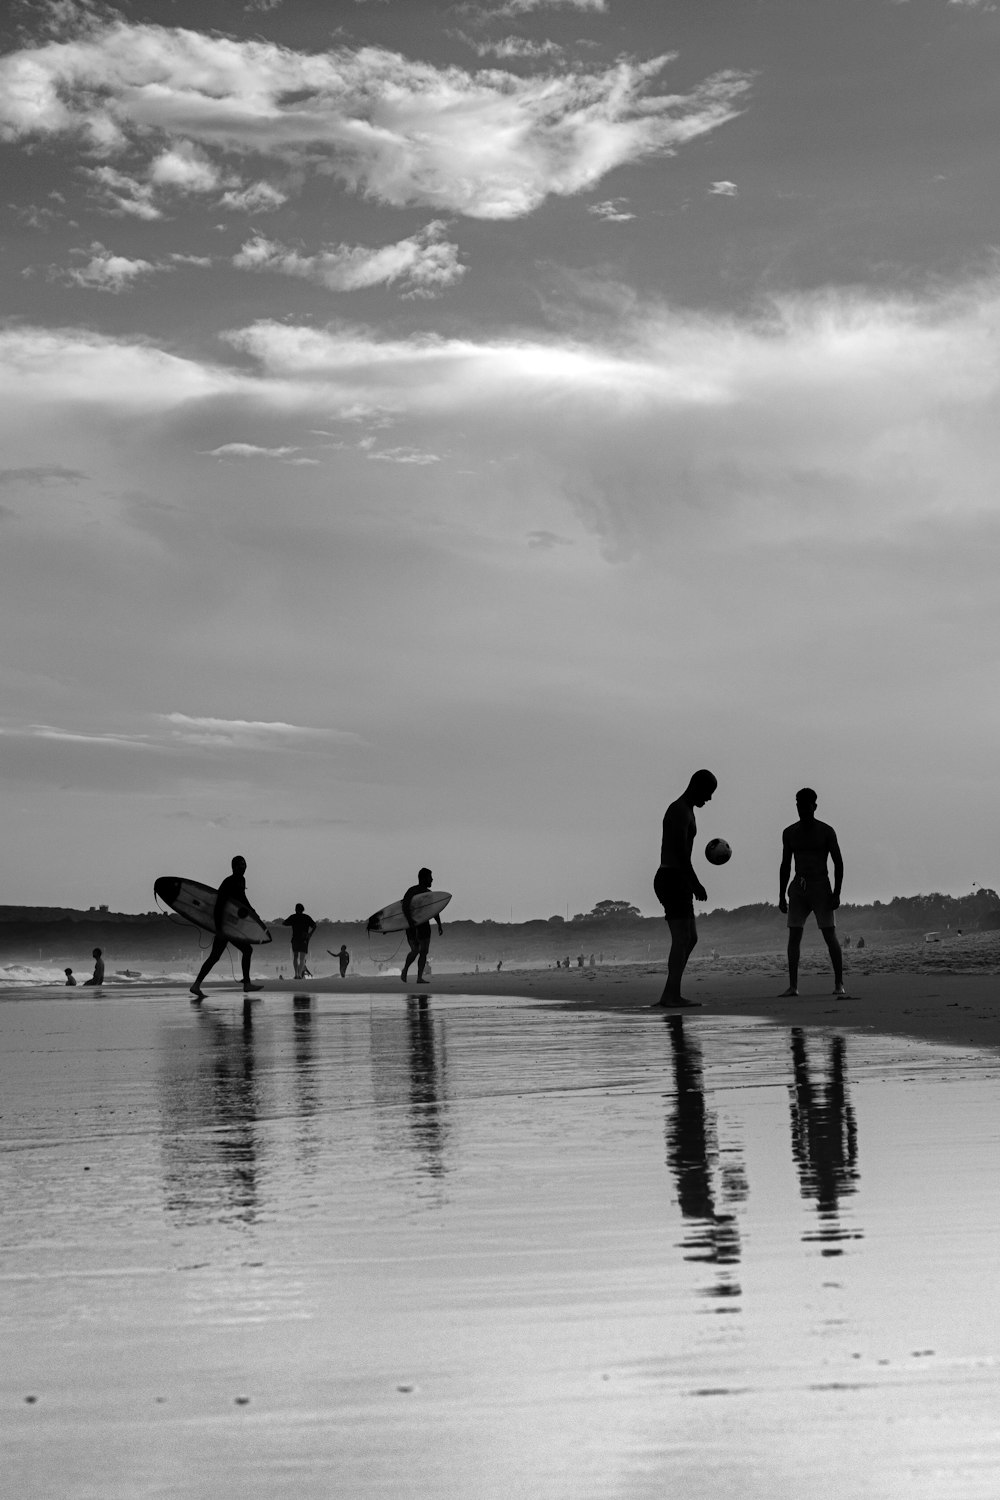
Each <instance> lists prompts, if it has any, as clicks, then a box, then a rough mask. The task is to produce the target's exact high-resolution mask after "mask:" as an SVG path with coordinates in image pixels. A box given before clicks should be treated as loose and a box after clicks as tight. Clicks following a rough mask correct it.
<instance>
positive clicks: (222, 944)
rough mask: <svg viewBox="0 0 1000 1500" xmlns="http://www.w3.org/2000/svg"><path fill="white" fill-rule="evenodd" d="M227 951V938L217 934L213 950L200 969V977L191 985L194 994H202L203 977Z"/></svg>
mask: <svg viewBox="0 0 1000 1500" xmlns="http://www.w3.org/2000/svg"><path fill="white" fill-rule="evenodd" d="M225 951H226V939H225V938H224V937H221V936H217V937H216V939H215V941H214V942H213V944H212V948H211V951H210V953H209V955H208V957H207V958H206V960H205V962H204V963H203V964H202V966H201V968H200V969H199V970H198V978H197V979H196V980H195V982H194V984H193V985H192V986H191V993H192V995H196V996H200V994H201V985H202V981H203V979H204V978H205V975H206V974H207V973H208V972H209V971H210V970H211V969H212V968H214V967H215V965H216V964H217V963H218V962H219V959H220V958H221V957H222V955H223V954H224V953H225Z"/></svg>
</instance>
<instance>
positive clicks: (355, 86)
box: [0, 0, 748, 219]
mask: <svg viewBox="0 0 1000 1500" xmlns="http://www.w3.org/2000/svg"><path fill="white" fill-rule="evenodd" d="M512 3H513V5H514V7H515V8H514V9H513V10H510V11H509V12H508V11H505V12H502V13H510V14H517V13H521V12H523V11H524V10H526V9H533V8H535V6H534V4H532V3H531V0H512ZM572 3H575V4H576V8H578V9H582V8H586V9H591V10H597V9H600V8H602V7H601V5H600V4H599V3H598V0H586V3H585V0H572ZM671 60H672V59H671V58H670V57H669V56H667V55H664V56H660V57H655V58H652V59H650V60H648V61H645V62H637V61H631V60H629V59H622V60H621V61H619V62H617V63H616V64H615V65H614V66H613V67H610V68H607V69H604V70H597V71H591V72H587V71H586V70H584V69H582V68H575V69H573V70H572V71H570V72H562V73H558V72H553V73H549V74H542V75H533V76H531V77H527V78H521V77H517V76H515V75H513V74H510V73H502V72H499V71H496V70H491V71H489V72H481V73H468V72H466V71H464V70H462V69H461V68H457V67H450V68H435V67H433V66H432V65H431V64H428V63H422V62H415V61H412V60H411V59H408V58H405V57H402V56H401V55H400V54H398V53H395V52H390V51H387V50H385V49H383V48H377V47H367V48H361V49H359V50H356V51H351V50H348V49H346V48H341V49H338V50H334V51H330V52H326V53H318V54H317V53H302V52H295V51H293V50H291V49H289V48H284V47H278V46H275V45H273V44H271V43H266V42H260V41H256V40H255V41H245V42H240V41H234V40H232V39H231V38H226V37H221V36H214V35H208V34H201V33H197V32H193V31H185V30H180V29H170V28H167V27H159V26H150V25H130V24H128V23H126V22H123V21H121V22H117V23H115V24H111V25H108V26H105V27H103V28H97V29H92V30H89V31H85V32H83V33H82V34H80V35H78V36H76V37H75V38H73V39H70V40H64V41H59V42H54V41H50V42H44V43H42V44H40V45H38V46H34V47H23V48H21V49H19V50H17V51H14V52H12V53H9V54H8V55H7V56H6V57H4V58H2V59H0V134H2V135H3V136H4V137H6V138H7V139H8V140H21V139H32V138H40V137H45V136H56V135H61V136H73V135H76V136H79V137H81V138H82V140H83V142H84V143H85V146H86V148H87V149H88V150H89V151H90V152H95V151H96V152H98V153H100V154H102V155H103V156H104V157H105V163H104V164H102V165H99V166H97V167H94V168H89V169H88V171H89V175H90V179H91V181H92V183H93V184H94V186H95V188H96V189H98V190H99V191H100V193H101V194H102V195H103V199H104V201H105V204H106V206H107V207H108V208H109V209H110V211H113V212H117V213H124V214H133V215H137V216H139V217H145V218H155V217H157V216H158V215H159V214H160V212H161V210H160V208H159V207H158V206H157V204H156V201H155V191H154V189H155V186H156V184H155V183H153V182H151V181H150V180H148V173H149V171H151V170H156V171H159V173H160V174H161V176H163V175H164V174H165V175H166V177H167V178H169V179H170V185H171V186H173V187H175V188H181V187H184V186H187V187H188V188H191V189H194V190H197V191H199V192H201V191H207V189H208V186H209V184H210V181H211V176H212V173H213V172H215V173H216V174H219V173H220V172H221V165H220V163H221V162H222V160H223V158H225V157H226V156H227V153H228V154H229V155H230V156H231V155H232V154H233V153H243V154H245V155H248V156H249V155H251V154H252V155H253V156H254V157H256V158H261V157H269V158H271V159H272V160H274V161H276V162H281V163H283V164H285V165H287V164H288V163H290V162H296V161H297V162H299V163H305V162H306V161H308V162H310V163H311V164H313V165H314V166H315V165H319V166H320V168H321V169H325V170H329V171H330V172H332V173H333V174H335V175H336V176H337V177H339V178H340V180H341V181H342V182H343V183H345V184H346V185H347V187H349V188H351V189H355V190H357V191H359V192H362V193H364V194H365V195H366V196H368V197H371V198H373V199H376V200H378V201H380V202H382V203H387V204H392V205H395V206H403V205H406V204H426V205H429V206H431V207H433V208H437V209H441V210H445V211H447V212H452V213H460V214H465V215H468V216H470V217H473V218H480V219H512V218H517V217H519V216H521V215H523V214H527V213H530V212H531V211H532V210H533V209H535V208H537V207H538V205H539V204H540V203H542V202H543V201H544V200H545V198H547V197H548V196H550V195H553V194H555V195H560V196H568V195H571V194H575V193H579V192H583V191H586V190H588V189H589V188H592V187H593V186H594V184H595V183H597V182H598V181H600V179H601V178H602V177H604V176H605V175H606V174H607V173H608V172H610V171H611V170H613V169H614V168H615V167H618V166H622V165H623V164H625V163H628V162H638V161H642V160H643V159H644V158H646V157H650V156H657V155H668V154H670V153H672V152H674V151H676V150H678V149H679V148H680V147H681V146H683V145H684V144H685V143H686V142H688V141H691V140H694V139H696V138H697V137H699V136H702V135H705V134H707V133H709V132H711V131H713V130H716V129H718V128H719V126H721V125H722V124H724V123H725V122H726V121H727V120H731V119H732V118H733V117H734V116H735V115H736V114H738V113H739V111H740V109H741V108H742V106H743V100H744V96H745V93H746V89H747V87H748V80H747V78H746V77H744V76H742V75H740V74H737V73H733V72H725V73H719V74H716V75H714V76H713V77H710V78H708V79H706V80H705V81H704V82H703V83H701V84H699V85H697V86H696V87H694V88H693V89H691V90H690V91H688V92H687V93H684V94H676V93H672V94H656V93H655V92H654V91H653V87H654V83H655V80H656V79H657V78H658V76H659V75H660V74H661V73H662V71H663V69H664V67H665V66H666V65H667V63H668V62H670V61H671ZM164 140H166V141H167V142H168V145H167V147H166V148H164ZM143 151H145V152H146V153H147V168H146V180H144V179H143V177H141V176H138V177H137V176H135V175H130V173H126V172H123V171H120V170H118V168H116V167H114V166H112V165H110V162H111V160H112V159H114V158H116V157H122V158H125V159H127V160H128V161H129V162H132V161H133V160H134V159H135V157H136V155H137V154H138V153H141V152H143ZM150 152H152V155H150V154H149V153H150ZM213 162H214V166H213ZM241 191H243V192H246V191H248V190H247V189H242V190H241ZM227 206H229V207H236V206H237V200H236V198H233V199H231V200H229V202H228V204H227Z"/></svg>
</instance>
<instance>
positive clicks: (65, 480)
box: [0, 464, 87, 486]
mask: <svg viewBox="0 0 1000 1500" xmlns="http://www.w3.org/2000/svg"><path fill="white" fill-rule="evenodd" d="M86 478H87V476H86V474H82V473H81V472H80V470H79V469H67V468H64V467H63V466H62V465H61V464H32V465H31V466H30V467H28V468H25V469H0V486H3V485H7V484H27V485H33V486H37V485H45V486H48V485H52V484H79V483H80V482H81V481H82V480H84V479H86Z"/></svg>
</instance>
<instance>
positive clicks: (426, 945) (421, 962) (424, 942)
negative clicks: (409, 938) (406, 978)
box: [417, 932, 431, 984]
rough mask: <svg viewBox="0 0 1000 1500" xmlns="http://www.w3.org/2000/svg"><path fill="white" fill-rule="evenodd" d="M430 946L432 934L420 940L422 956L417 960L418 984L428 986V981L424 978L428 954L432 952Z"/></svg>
mask: <svg viewBox="0 0 1000 1500" xmlns="http://www.w3.org/2000/svg"><path fill="white" fill-rule="evenodd" d="M430 946H431V935H430V932H428V933H427V936H426V937H421V939H420V956H419V958H418V959H417V983H418V984H426V983H427V980H426V979H425V978H424V969H425V968H426V966H427V954H428V952H429V950H430Z"/></svg>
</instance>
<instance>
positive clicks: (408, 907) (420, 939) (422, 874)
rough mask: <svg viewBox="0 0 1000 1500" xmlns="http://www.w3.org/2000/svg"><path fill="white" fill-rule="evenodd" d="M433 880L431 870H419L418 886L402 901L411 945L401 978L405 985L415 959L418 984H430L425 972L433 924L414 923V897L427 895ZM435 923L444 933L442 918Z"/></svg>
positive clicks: (413, 887) (439, 930)
mask: <svg viewBox="0 0 1000 1500" xmlns="http://www.w3.org/2000/svg"><path fill="white" fill-rule="evenodd" d="M433 879H434V877H433V875H432V874H431V872H430V870H428V869H426V868H425V869H423V870H418V871H417V883H416V885H411V886H410V888H409V890H408V891H407V893H406V895H405V896H404V897H403V900H402V907H403V916H404V917H405V918H406V938H407V942H408V943H409V945H410V951H409V953H407V955H406V962H405V963H404V965H403V972H402V973H401V974H400V976H399V977H400V979H401V980H402V981H403V983H404V984H406V982H407V979H406V976H407V974H408V973H409V972H410V965H411V964H412V962H413V960H414V959H416V960H417V983H418V984H427V983H429V981H428V980H426V979H425V978H424V970H425V969H426V967H427V953H428V950H429V948H430V946H431V924H430V922H414V920H413V898H414V896H422V895H425V894H426V892H427V891H429V890H430V888H431V883H432V882H433ZM434 921H435V922H436V923H437V927H438V933H439V934H440V933H442V932H443V931H444V928H443V927H442V926H441V918H440V917H439V916H437V917H435V918H434Z"/></svg>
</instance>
